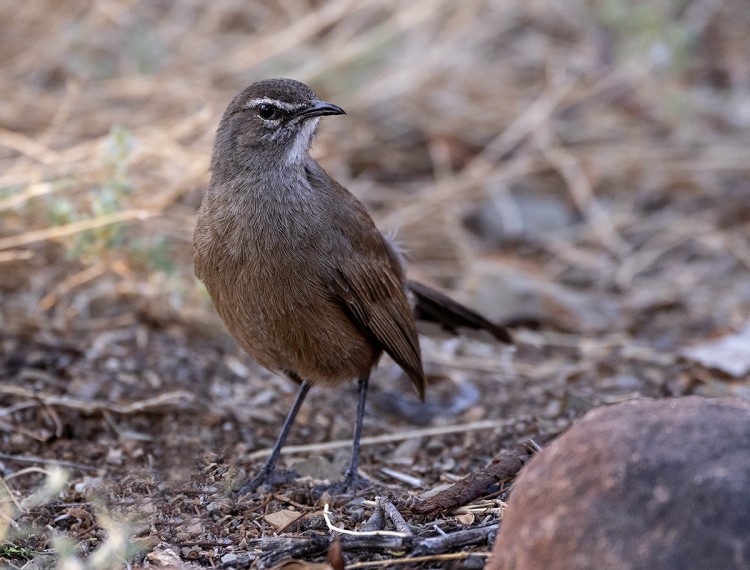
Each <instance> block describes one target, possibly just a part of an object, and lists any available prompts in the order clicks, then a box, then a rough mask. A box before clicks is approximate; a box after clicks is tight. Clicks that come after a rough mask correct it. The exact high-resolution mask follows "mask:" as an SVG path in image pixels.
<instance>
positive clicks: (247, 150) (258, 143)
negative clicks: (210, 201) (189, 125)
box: [212, 79, 345, 170]
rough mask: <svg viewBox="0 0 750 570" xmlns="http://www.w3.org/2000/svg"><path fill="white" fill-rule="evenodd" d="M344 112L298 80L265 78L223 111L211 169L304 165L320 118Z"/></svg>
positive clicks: (242, 92)
mask: <svg viewBox="0 0 750 570" xmlns="http://www.w3.org/2000/svg"><path fill="white" fill-rule="evenodd" d="M343 114H345V112H344V110H343V109H342V108H341V107H338V106H337V105H333V104H332V103H326V102H325V101H321V100H320V99H318V98H317V97H316V95H315V93H314V92H313V90H312V89H310V88H309V87H308V86H307V85H305V84H304V83H300V82H299V81H295V80H293V79H266V80H263V81H258V82H257V83H253V84H252V85H250V86H249V87H246V88H245V89H244V90H243V91H241V92H240V93H239V94H238V95H237V96H236V97H235V98H234V99H233V100H232V102H231V103H230V104H229V106H228V107H227V109H226V111H225V112H224V115H223V117H222V118H221V122H220V123H219V128H218V130H217V133H216V142H215V143H214V156H213V160H212V169H213V170H216V169H217V168H218V167H220V166H221V163H222V162H225V161H227V160H228V161H230V162H233V163H235V164H236V163H240V164H242V165H245V166H248V165H254V164H257V166H258V167H263V165H264V164H265V165H269V166H270V165H274V166H281V165H294V164H298V163H301V162H303V161H304V160H305V159H306V157H307V154H308V151H309V148H310V143H311V141H312V137H313V135H314V134H315V129H316V127H317V125H318V120H319V118H320V117H322V116H325V115H343Z"/></svg>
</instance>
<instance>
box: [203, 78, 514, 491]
mask: <svg viewBox="0 0 750 570" xmlns="http://www.w3.org/2000/svg"><path fill="white" fill-rule="evenodd" d="M334 114H343V110H342V109H340V108H339V107H336V106H335V105H332V104H330V103H325V102H323V101H320V100H318V99H317V98H316V96H315V94H314V93H313V92H312V91H311V90H310V88H309V87H307V86H306V85H303V84H302V83H299V82H296V81H293V80H289V79H273V80H266V81H261V82H258V83H255V84H253V85H251V86H250V87H248V88H246V89H245V90H244V91H242V92H241V93H240V94H239V95H237V97H235V99H234V100H233V101H232V102H231V103H230V104H229V106H228V108H227V110H226V111H225V113H224V115H223V117H222V119H221V123H220V125H219V128H218V131H217V135H216V141H215V144H214V152H213V158H212V162H211V170H212V177H211V185H210V187H209V189H208V191H207V192H206V195H205V196H204V199H203V203H202V205H201V208H200V211H199V212H198V223H197V226H196V229H195V235H194V261H195V272H196V275H197V276H198V277H199V278H200V279H201V280H202V281H203V282H204V283H205V285H206V288H207V289H208V292H209V293H210V295H211V298H212V299H213V302H214V305H215V306H216V309H217V311H218V312H219V315H220V316H221V318H222V319H223V321H224V323H225V324H226V326H227V328H228V329H229V332H230V333H231V334H232V336H234V338H235V339H236V340H237V342H238V343H239V344H240V346H241V347H242V348H243V349H244V350H245V351H247V352H248V353H249V354H250V355H251V356H252V357H253V358H255V359H256V360H257V361H258V363H260V364H261V365H263V366H264V367H266V368H269V369H271V370H275V371H278V372H281V373H284V374H287V375H289V376H290V377H292V378H294V379H295V380H298V381H300V382H302V388H301V390H300V396H299V397H298V401H297V402H296V403H295V408H294V409H293V410H292V412H291V413H290V416H289V417H288V418H287V422H286V423H285V426H284V429H282V433H281V435H280V436H279V440H278V441H277V445H276V446H275V449H274V453H275V456H274V455H272V457H271V458H270V459H269V462H268V463H267V464H266V466H265V467H264V468H263V470H262V472H261V474H260V475H259V476H258V477H256V478H255V479H254V480H253V481H251V482H250V483H248V484H247V485H246V486H245V487H244V488H243V491H249V490H254V489H255V488H256V487H258V486H259V485H260V484H263V483H269V482H271V481H269V479H270V478H271V476H272V472H273V469H274V464H275V461H276V456H278V450H279V449H280V447H281V444H282V443H283V439H284V438H285V437H286V433H287V432H288V428H289V426H290V425H291V422H293V420H294V414H295V413H296V410H297V409H298V408H299V405H300V404H301V402H302V399H303V398H304V395H305V394H306V392H307V389H308V388H309V386H310V385H315V384H326V385H336V384H338V383H341V382H343V381H347V380H351V379H353V378H358V379H359V380H360V408H361V409H359V408H358V415H357V428H356V429H355V449H354V453H353V458H352V466H351V468H350V470H349V471H348V472H347V477H346V480H345V483H346V486H351V485H353V484H355V483H356V478H357V475H356V465H357V461H356V454H357V446H358V438H359V431H361V415H362V413H363V410H364V393H365V391H366V388H367V379H368V376H369V373H370V370H371V369H372V368H373V366H375V365H376V364H377V361H378V359H379V358H380V355H381V354H382V352H383V351H385V352H386V353H388V354H389V355H390V356H391V357H392V358H393V360H394V361H395V362H396V363H398V365H399V366H401V368H403V369H404V371H405V372H406V373H407V374H408V376H409V378H410V380H411V382H412V383H413V385H414V387H415V388H416V391H417V393H418V394H419V396H420V397H421V398H423V397H424V389H425V380H424V372H423V369H422V360H421V355H420V350H419V342H418V337H417V332H416V326H415V322H414V312H413V308H412V306H411V305H410V302H409V300H410V299H409V298H410V297H411V298H412V301H413V302H416V311H417V313H420V314H422V316H425V317H427V318H430V319H432V320H437V321H438V322H441V323H442V324H443V325H444V326H446V328H448V329H449V330H453V329H455V328H456V327H458V326H469V327H473V328H487V329H488V330H490V332H492V333H493V334H495V336H496V337H498V338H500V339H501V340H505V341H509V340H510V336H509V335H508V333H507V331H506V330H505V329H504V328H502V327H499V326H497V325H494V324H492V323H490V322H489V321H486V320H485V319H483V318H482V317H480V316H479V315H477V314H476V313H474V312H473V311H470V310H469V309H467V308H465V307H463V306H462V305H459V304H458V303H456V302H455V301H452V300H451V299H449V298H448V297H446V296H445V295H443V294H441V293H438V292H436V291H434V290H432V289H429V288H427V287H425V286H423V285H419V284H416V283H410V284H409V285H410V286H409V287H407V281H406V278H405V274H404V266H405V264H404V261H403V259H402V258H401V255H400V254H399V252H398V250H397V249H396V248H395V247H393V246H392V245H391V244H390V243H389V242H388V240H387V239H386V238H385V237H383V235H382V234H381V233H380V232H379V231H378V229H377V228H376V227H375V224H374V223H373V221H372V219H371V218H370V216H369V214H368V213H367V211H366V210H365V208H364V206H363V205H362V204H361V203H360V202H359V201H358V200H357V199H356V198H355V197H354V196H353V195H352V194H351V193H349V192H348V191H347V190H346V189H345V188H344V187H343V186H341V185H340V184H339V183H338V182H336V181H335V180H333V179H332V178H331V177H330V176H329V175H328V173H326V172H325V170H323V168H322V167H321V166H320V165H319V164H318V163H317V162H315V161H314V160H313V159H312V158H311V157H310V156H309V154H308V150H309V146H310V142H311V139H312V136H313V134H314V132H315V128H316V126H317V122H318V120H319V117H320V116H323V115H334ZM410 290H411V291H410ZM287 424H288V425H287Z"/></svg>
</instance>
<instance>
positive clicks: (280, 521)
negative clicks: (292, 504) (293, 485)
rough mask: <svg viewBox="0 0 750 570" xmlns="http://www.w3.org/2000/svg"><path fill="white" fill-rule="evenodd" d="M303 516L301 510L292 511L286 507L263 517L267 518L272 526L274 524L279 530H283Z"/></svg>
mask: <svg viewBox="0 0 750 570" xmlns="http://www.w3.org/2000/svg"><path fill="white" fill-rule="evenodd" d="M301 516H302V513H300V512H299V511H292V510H290V509H284V510H283V511H277V512H275V513H270V514H268V515H266V516H265V517H263V518H264V519H266V522H267V523H268V524H270V525H271V526H273V527H274V528H275V529H276V530H277V531H281V530H284V529H285V528H286V527H288V526H289V525H290V524H292V523H293V522H294V521H296V520H297V519H298V518H300V517H301Z"/></svg>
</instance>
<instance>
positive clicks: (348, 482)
mask: <svg viewBox="0 0 750 570" xmlns="http://www.w3.org/2000/svg"><path fill="white" fill-rule="evenodd" d="M369 381H370V373H369V372H367V373H365V374H363V375H362V376H360V378H359V394H358V395H359V397H358V400H357V418H356V419H355V420H354V437H353V441H352V460H351V463H349V468H348V469H347V470H346V473H345V474H344V479H343V481H341V482H340V483H338V484H336V485H334V488H335V489H336V490H341V491H353V490H356V488H357V487H358V486H359V484H361V483H363V482H366V481H364V480H362V478H361V477H360V476H359V474H358V472H357V470H358V468H359V440H360V437H362V423H363V421H364V418H365V401H366V400H367V384H368V382H369Z"/></svg>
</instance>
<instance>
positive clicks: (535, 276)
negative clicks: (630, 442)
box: [0, 0, 750, 568]
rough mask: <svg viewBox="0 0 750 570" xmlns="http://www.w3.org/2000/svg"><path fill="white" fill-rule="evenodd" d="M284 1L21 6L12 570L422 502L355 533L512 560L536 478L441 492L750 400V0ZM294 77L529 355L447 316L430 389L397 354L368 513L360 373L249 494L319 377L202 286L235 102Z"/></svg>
mask: <svg viewBox="0 0 750 570" xmlns="http://www.w3.org/2000/svg"><path fill="white" fill-rule="evenodd" d="M281 4H282V6H277V5H276V3H272V2H269V3H265V2H256V3H244V2H236V3H235V2H231V1H227V2H223V3H216V4H215V5H214V4H213V3H211V4H210V5H204V4H203V3H201V2H197V1H196V2H192V1H185V2H182V3H180V4H179V7H178V6H177V5H175V6H171V5H170V4H169V3H161V2H153V3H150V2H138V1H135V2H119V1H117V2H106V3H97V4H95V5H89V4H88V3H86V2H82V1H81V2H70V3H66V4H65V5H64V7H61V6H62V3H61V4H60V5H58V4H55V5H54V6H48V5H47V3H44V2H34V1H32V2H25V3H23V6H22V7H18V8H13V9H11V7H10V6H8V7H6V8H2V9H1V10H2V11H3V13H2V14H1V16H2V17H0V22H2V24H0V26H1V27H2V36H3V38H4V40H5V42H4V43H3V45H2V46H0V58H2V61H3V70H4V73H3V74H2V75H3V77H2V78H0V84H2V89H3V93H4V94H6V95H5V96H4V98H3V99H4V101H3V103H2V105H0V163H1V166H0V219H1V220H2V225H0V299H2V304H1V305H0V330H1V331H2V332H0V343H1V344H0V346H1V347H2V350H1V351H0V476H2V483H3V485H1V486H0V496H1V497H2V502H1V503H0V504H2V509H3V510H2V512H0V536H1V535H2V534H3V533H5V542H4V545H3V546H2V547H0V559H2V561H3V564H4V565H7V566H9V567H16V568H20V567H24V565H26V566H25V567H27V568H41V567H53V566H54V565H55V564H62V562H61V561H64V560H69V557H70V556H77V557H78V559H79V560H81V561H82V562H81V563H82V564H85V565H87V567H92V568H94V567H96V568H109V567H119V566H124V565H129V566H130V567H159V566H161V567H165V566H169V565H170V564H171V565H172V566H177V567H189V566H190V565H195V566H210V567H221V566H224V567H247V566H249V565H250V564H255V565H256V566H257V567H270V566H272V565H273V564H277V563H280V562H282V561H283V560H284V559H285V558H287V559H304V560H307V561H310V562H316V563H321V564H323V563H325V560H326V556H327V554H328V555H329V556H330V557H331V560H332V562H335V561H336V556H337V555H336V554H335V553H331V552H332V550H335V549H332V548H331V547H329V542H328V541H329V537H330V536H332V534H335V533H333V532H332V531H331V530H330V529H329V527H328V523H327V522H326V518H325V516H324V509H325V506H324V505H325V503H326V502H327V503H328V504H329V506H328V509H329V511H330V515H328V514H326V516H329V519H330V523H331V524H333V525H335V526H337V527H340V528H343V529H346V530H349V531H361V530H362V526H363V525H364V524H365V521H366V520H367V519H369V518H370V517H371V515H372V514H373V513H374V512H376V511H378V510H379V509H380V508H382V507H383V506H384V505H385V506H386V507H388V505H394V506H395V507H396V508H397V509H398V511H399V512H400V513H401V515H402V516H403V517H404V519H405V521H406V523H407V524H408V525H409V528H410V530H411V532H412V534H413V536H412V537H410V538H404V537H384V536H376V537H367V536H365V535H362V536H344V538H343V539H342V540H341V543H340V546H341V548H342V549H343V557H344V559H345V561H346V563H347V564H348V565H349V567H365V566H364V565H362V564H360V563H364V562H366V561H371V562H372V563H373V565H380V566H384V567H387V566H388V565H389V564H391V563H393V561H394V560H395V559H400V558H403V557H404V556H406V555H411V556H417V555H419V554H420V553H421V554H422V555H424V556H426V557H427V559H416V560H413V561H411V563H410V565H409V566H406V567H424V568H428V567H429V568H433V567H465V568H473V567H481V566H482V565H483V563H484V561H485V559H486V555H487V553H488V552H489V550H490V547H491V541H492V539H493V538H494V535H495V532H496V528H497V527H496V525H497V523H498V522H499V521H500V519H501V516H502V509H503V507H504V500H505V499H506V498H507V495H508V489H509V484H510V483H511V482H512V477H509V478H507V479H506V480H503V481H497V482H495V483H494V484H493V485H491V486H489V487H487V488H485V489H480V491H481V492H479V493H477V496H476V497H474V498H473V499H472V500H471V501H470V502H469V504H468V505H465V506H462V507H459V508H450V509H447V510H444V511H442V512H429V513H425V512H423V511H420V509H419V506H418V505H419V504H420V501H423V500H425V499H426V498H427V497H428V496H429V495H430V494H432V493H434V492H435V491H436V490H438V489H443V488H445V487H448V486H449V485H450V484H452V483H455V482H456V481H459V480H461V479H462V478H463V477H466V476H476V474H477V473H483V470H484V469H485V468H486V467H487V466H489V465H491V463H492V462H493V460H497V459H500V460H501V461H505V460H507V458H509V457H510V458H512V457H526V456H527V454H528V453H529V452H530V450H531V451H533V450H534V449H536V448H538V446H541V447H544V446H545V445H546V444H548V443H549V442H550V441H552V440H553V439H554V438H555V437H556V436H557V435H559V434H560V433H561V432H562V431H563V430H564V429H565V428H566V427H567V426H569V425H570V424H571V422H573V421H574V420H575V419H576V418H578V417H580V416H581V415H582V414H584V413H585V412H586V411H587V410H589V409H591V408H592V407H594V406H600V405H606V404H608V403H612V402H617V401H621V400H623V399H628V398H634V397H653V398H663V397H671V396H681V395H686V394H700V395H705V396H717V395H738V396H743V395H744V396H747V394H748V385H747V379H748V371H747V368H746V367H745V366H744V365H743V358H742V357H741V356H740V357H738V356H736V355H732V354H729V353H727V352H726V350H725V348H722V346H720V345H712V344H710V342H711V341H712V340H716V339H719V340H720V339H731V338H736V339H739V341H740V346H746V344H747V342H748V341H747V340H746V338H745V337H743V336H742V334H741V331H743V329H744V328H745V327H746V325H747V321H748V316H750V279H749V277H750V253H749V252H750V182H749V181H748V176H747V175H748V171H749V170H750V160H748V154H747V148H749V147H750V140H748V132H750V131H748V128H747V127H748V124H749V123H750V118H749V116H750V115H749V114H748V109H750V67H748V63H747V62H748V61H750V60H749V59H748V58H747V57H745V56H743V55H742V54H747V53H748V40H747V39H746V29H747V26H748V25H750V22H748V13H747V10H746V9H745V8H744V4H743V3H742V2H741V1H740V0H737V1H733V0H729V1H725V2H723V3H716V4H714V3H710V2H702V1H695V2H688V3H681V4H680V5H679V6H676V5H674V4H675V3H670V2H666V1H664V2H654V3H648V5H647V4H646V3H643V4H639V3H630V2H625V1H624V0H623V1H617V0H614V1H612V2H607V3H601V5H600V6H598V7H591V6H584V5H583V4H582V3H578V2H572V1H571V2H566V3H564V7H563V8H561V7H560V6H562V4H560V3H559V2H544V1H541V2H534V3H525V2H519V3H513V2H493V1H489V0H487V1H476V2H467V3H460V5H461V6H463V7H462V8H460V7H458V5H454V3H452V2H448V1H447V0H446V1H438V2H416V3H413V5H410V6H411V7H410V8H406V7H403V6H402V7H399V6H398V5H380V3H372V2H366V1H364V0H360V1H351V0H349V1H343V0H340V1H337V2H331V3H326V4H321V5H320V6H314V5H313V4H315V3H308V4H309V5H306V6H305V7H304V9H300V13H292V12H295V10H296V8H293V7H292V6H291V5H290V6H286V5H285V4H284V3H281ZM281 75H283V76H291V77H295V78H298V79H300V80H303V81H306V82H308V83H310V84H311V85H313V86H314V87H315V89H316V90H318V92H319V94H320V96H321V97H322V98H324V99H326V100H330V101H332V102H334V103H336V104H340V105H341V106H342V107H344V108H345V109H346V110H347V112H348V115H347V116H346V117H332V118H326V119H325V124H324V128H323V129H322V130H321V132H320V135H319V137H318V139H319V140H318V142H317V143H316V146H315V149H314V154H315V156H316V157H317V158H318V159H319V160H320V162H321V163H322V164H323V165H324V166H325V167H326V168H327V169H328V170H329V171H330V172H331V173H332V174H333V175H334V176H335V177H336V178H337V179H339V180H340V181H341V182H342V183H344V184H345V185H346V186H347V187H349V188H350V189H351V190H352V192H354V193H355V194H356V195H357V196H358V197H359V198H360V199H361V200H362V201H363V202H364V203H365V205H366V206H367V207H368V209H369V210H370V211H371V212H372V214H373V217H374V218H375V220H376V222H377V223H378V225H379V226H380V227H381V228H383V229H384V230H385V231H389V232H391V231H398V239H399V241H400V242H401V243H402V244H403V245H404V247H405V248H406V249H407V250H408V253H409V257H410V275H411V276H413V277H414V278H416V279H418V280H423V281H427V282H429V283H431V284H433V285H435V286H438V287H441V288H443V289H444V290H446V291H447V292H449V293H451V294H453V295H455V296H457V297H458V298H460V299H462V300H463V301H465V302H467V303H469V304H471V305H472V306H474V307H475V308H477V309H478V310H480V311H482V312H483V313H484V314H486V315H488V316H489V317H491V318H493V319H495V320H498V321H500V322H504V323H507V324H508V325H509V326H511V328H512V329H513V332H514V335H515V338H516V346H515V347H513V348H509V347H507V346H503V345H499V344H497V343H495V342H493V340H492V339H491V338H487V337H484V336H481V335H472V334H462V335H460V336H459V337H457V338H456V337H451V336H449V335H447V334H445V333H443V332H442V331H435V330H430V329H424V332H425V333H429V334H425V335H424V336H422V349H423V356H424V361H425V367H426V371H427V374H428V379H429V385H428V390H427V401H426V402H425V403H424V404H422V403H419V402H418V400H417V398H416V396H415V394H414V393H413V391H412V390H411V388H410V386H409V382H408V380H407V379H406V378H405V377H404V375H403V374H402V373H401V371H400V370H399V369H398V367H396V365H395V364H393V363H392V362H391V361H390V360H388V359H387V358H384V359H383V361H382V362H381V364H380V366H379V367H378V369H377V370H376V371H375V372H374V375H373V379H372V382H371V390H370V394H369V400H368V412H367V415H366V418H365V428H364V435H365V438H366V439H365V445H364V446H363V450H362V464H361V471H362V474H363V475H365V476H366V477H367V478H368V479H369V480H370V482H371V486H369V487H367V488H365V489H363V490H362V491H361V492H360V493H358V494H357V495H356V496H348V497H330V496H324V497H323V498H322V499H320V498H317V497H316V496H314V495H315V493H313V490H314V488H315V486H316V485H317V484H319V483H320V479H325V478H328V479H332V478H335V477H337V476H338V475H339V474H340V473H341V472H342V469H343V468H344V467H345V464H346V462H347V459H348V454H349V447H348V441H349V438H350V436H351V428H352V422H353V417H354V409H355V403H356V390H355V386H354V385H353V384H352V385H346V386H342V387H340V389H337V390H330V389H324V388H315V389H313V390H312V391H311V393H310V395H309V397H308V401H307V402H306V404H305V405H304V407H303V408H302V411H301V412H300V415H299V417H298V420H297V424H296V425H295V427H294V429H293V431H292V434H291V437H290V441H289V443H290V445H293V446H295V448H294V449H292V450H291V451H292V453H290V454H288V455H286V456H285V457H284V459H283V460H284V461H285V463H286V464H287V465H288V466H293V468H294V469H295V470H296V471H298V472H299V473H300V474H301V477H300V478H299V479H297V480H296V481H294V482H291V483H286V484H283V485H280V486H279V487H276V488H274V489H273V490H272V491H270V492H266V493H261V494H253V495H247V496H242V497H238V496H237V495H236V494H233V491H232V490H233V489H235V488H236V487H237V486H239V485H240V484H241V483H242V481H244V480H245V479H246V478H247V477H249V476H250V475H252V474H253V473H254V472H255V470H257V468H258V467H259V465H261V464H262V461H263V451H264V450H267V449H268V448H269V447H270V446H271V445H272V443H273V441H274V438H275V436H276V434H277V432H278V429H279V427H280V425H281V422H282V420H283V417H284V415H285V414H286V412H287V410H288V409H289V407H290V406H291V402H292V400H293V398H294V391H295V387H294V385H293V384H292V383H291V382H289V381H288V380H286V379H284V378H281V377H278V376H276V375H274V374H271V373H269V372H267V371H264V370H263V369H261V368H259V367H258V366H257V365H255V364H254V363H253V362H252V360H251V359H250V358H249V357H247V356H246V355H244V354H243V353H242V352H241V351H240V349H239V348H237V346H236V345H235V343H234V341H233V340H232V339H231V337H229V335H228V333H227V332H226V331H225V330H224V329H223V327H222V325H221V323H220V321H219V319H218V317H217V316H216V315H215V313H214V312H213V309H212V307H211V304H210V301H209V299H208V297H207V295H206V294H205V291H203V290H202V288H201V287H200V286H199V285H198V284H197V283H196V281H195V280H194V278H193V276H192V267H191V260H190V255H191V254H190V239H191V233H192V227H193V223H194V214H195V211H196V209H197V207H198V205H199V203H200V199H201V195H202V192H203V189H204V188H205V186H206V185H207V183H208V176H209V174H208V161H209V157H210V148H211V141H212V136H213V130H214V129H215V126H216V124H217V122H218V119H219V117H220V114H221V112H222V110H223V107H224V106H225V105H226V103H227V102H228V101H229V100H230V99H231V97H232V96H233V95H234V93H235V92H236V91H237V90H239V89H240V88H241V87H242V86H244V85H245V84H246V83H248V82H249V81H252V80H254V79H260V78H262V77H266V76H281ZM743 339H744V340H743ZM742 342H744V343H745V344H744V345H743V344H742ZM695 347H699V348H701V349H702V350H703V352H702V353H700V354H702V355H703V356H698V354H699V353H697V352H695V351H694V350H693V351H692V352H691V349H695ZM707 353H708V354H709V355H711V356H712V357H713V359H712V360H710V359H708V358H707V357H706V356H705V355H706V354H707ZM709 360H710V362H709ZM738 361H739V362H738ZM730 363H731V364H736V366H729V364H730ZM449 492H451V491H449ZM377 497H385V498H387V499H388V501H386V502H385V503H383V500H382V499H379V500H380V502H379V503H376V498H377ZM297 514H301V516H297ZM393 526H394V525H393V524H392V521H391V522H389V523H388V525H387V527H386V528H388V529H390V530H393ZM470 529H478V532H477V533H476V534H475V535H471V536H473V538H471V537H470V538H466V537H469V535H467V534H463V535H451V536H454V537H455V536H462V537H464V538H466V543H465V544H449V543H447V542H444V543H442V546H441V548H442V549H443V550H442V551H440V552H438V550H440V549H439V548H437V547H436V546H434V543H426V542H424V539H425V538H427V537H438V538H439V537H440V536H441V533H442V532H445V533H448V534H451V533H460V532H463V531H467V530H470ZM389 540H391V541H396V542H388V541H389ZM357 541H359V542H357ZM399 541H400V542H399ZM426 545H432V546H429V547H428V546H426ZM284 548H291V549H292V550H291V551H286V550H284ZM295 549H296V550H295ZM470 554H471V555H470ZM357 564H359V565H357ZM321 567H323V566H321Z"/></svg>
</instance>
